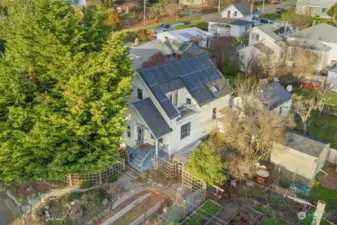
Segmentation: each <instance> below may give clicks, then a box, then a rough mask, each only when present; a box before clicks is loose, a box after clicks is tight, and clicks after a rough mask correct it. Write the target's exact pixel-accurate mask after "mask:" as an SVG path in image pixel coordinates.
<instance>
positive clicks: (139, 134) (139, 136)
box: [137, 127, 144, 142]
mask: <svg viewBox="0 0 337 225" xmlns="http://www.w3.org/2000/svg"><path fill="white" fill-rule="evenodd" d="M143 139H144V138H143V128H141V127H137V141H139V142H143Z"/></svg>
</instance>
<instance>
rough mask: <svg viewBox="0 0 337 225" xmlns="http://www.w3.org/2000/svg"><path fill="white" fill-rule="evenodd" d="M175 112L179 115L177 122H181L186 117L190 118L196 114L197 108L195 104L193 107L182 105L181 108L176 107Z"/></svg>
mask: <svg viewBox="0 0 337 225" xmlns="http://www.w3.org/2000/svg"><path fill="white" fill-rule="evenodd" d="M177 110H178V111H179V113H180V117H179V118H178V119H177V121H179V120H182V119H184V118H186V117H188V116H191V115H193V114H195V113H197V112H198V106H197V105H196V104H194V105H189V104H184V105H181V106H178V107H177Z"/></svg>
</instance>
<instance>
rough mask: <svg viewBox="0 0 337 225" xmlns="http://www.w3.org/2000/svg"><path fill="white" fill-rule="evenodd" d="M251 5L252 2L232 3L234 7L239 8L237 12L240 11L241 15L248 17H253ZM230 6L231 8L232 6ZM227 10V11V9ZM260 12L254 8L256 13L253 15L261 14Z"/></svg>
mask: <svg viewBox="0 0 337 225" xmlns="http://www.w3.org/2000/svg"><path fill="white" fill-rule="evenodd" d="M251 4H253V3H250V2H237V3H232V4H231V5H233V6H234V7H235V8H237V10H239V11H240V13H241V14H242V15H244V16H248V15H251V14H252V13H251V11H250V10H251ZM231 5H229V6H231ZM225 10H226V9H225ZM259 12H260V11H259V10H258V9H257V8H255V7H254V11H253V13H254V14H256V13H259Z"/></svg>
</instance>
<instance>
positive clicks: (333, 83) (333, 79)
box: [327, 66, 337, 92]
mask: <svg viewBox="0 0 337 225" xmlns="http://www.w3.org/2000/svg"><path fill="white" fill-rule="evenodd" d="M327 83H328V85H329V88H330V90H331V91H333V92H337V66H336V67H335V68H333V69H331V70H329V72H328V78H327Z"/></svg>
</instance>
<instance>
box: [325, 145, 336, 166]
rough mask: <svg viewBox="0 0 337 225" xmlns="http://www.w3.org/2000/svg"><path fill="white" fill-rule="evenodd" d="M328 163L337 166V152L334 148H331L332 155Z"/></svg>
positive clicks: (330, 154)
mask: <svg viewBox="0 0 337 225" xmlns="http://www.w3.org/2000/svg"><path fill="white" fill-rule="evenodd" d="M327 161H328V162H329V163H332V164H335V165H336V164H337V150H336V149H334V148H330V153H329V156H328V159H327Z"/></svg>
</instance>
